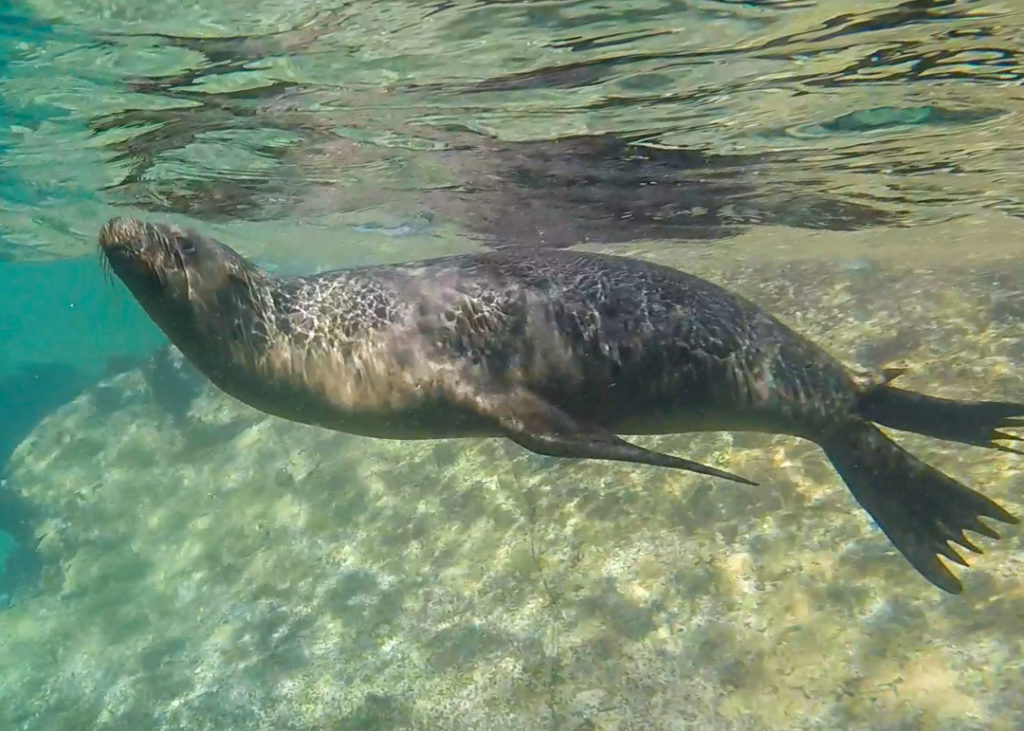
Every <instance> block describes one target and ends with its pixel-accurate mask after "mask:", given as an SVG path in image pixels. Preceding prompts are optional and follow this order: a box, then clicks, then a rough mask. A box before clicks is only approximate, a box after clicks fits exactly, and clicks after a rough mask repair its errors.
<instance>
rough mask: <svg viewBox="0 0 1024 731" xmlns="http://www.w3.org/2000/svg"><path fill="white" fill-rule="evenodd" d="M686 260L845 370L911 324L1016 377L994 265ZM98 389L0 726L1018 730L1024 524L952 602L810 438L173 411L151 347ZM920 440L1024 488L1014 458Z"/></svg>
mask: <svg viewBox="0 0 1024 731" xmlns="http://www.w3.org/2000/svg"><path fill="white" fill-rule="evenodd" d="M666 263H672V262H666ZM701 267H704V268H705V269H704V270H701ZM713 267H716V268H713ZM689 268H691V269H692V270H694V271H695V272H696V273H698V274H701V275H704V276H708V277H709V278H711V279H714V280H716V281H719V282H722V283H725V284H727V285H729V286H730V287H733V288H735V289H737V290H739V291H741V292H743V293H744V294H747V295H749V296H751V297H752V298H753V299H755V300H757V301H758V302H759V303H761V304H763V305H764V306H766V307H767V308H768V309H770V310H771V311H773V312H775V313H777V314H778V315H779V316H781V317H782V318H783V319H784V320H786V321H788V322H789V323H790V324H792V325H794V326H796V327H797V328H798V329H799V330H801V331H802V332H805V333H806V334H807V335H809V336H810V337H812V338H814V339H815V340H817V341H819V342H821V343H823V344H826V345H827V346H828V347H829V348H830V349H831V350H832V351H833V352H834V353H835V354H836V355H838V356H840V357H842V358H844V359H845V360H847V361H848V362H851V363H853V362H855V357H856V356H857V354H858V353H860V352H861V351H860V350H858V349H859V348H861V347H862V346H863V344H864V343H865V342H885V341H886V340H887V339H891V338H892V337H893V335H894V333H897V332H898V333H914V334H915V336H914V337H913V338H909V337H908V338H907V339H906V340H902V341H901V342H903V343H904V344H903V345H901V347H900V348H899V349H898V353H897V354H898V355H899V357H900V358H901V359H903V360H904V361H905V362H906V363H907V364H908V365H909V367H910V370H909V371H908V373H907V374H906V375H905V376H902V377H901V378H903V379H905V380H906V381H907V384H906V385H907V386H908V387H919V388H926V389H927V390H928V391H929V392H935V393H937V394H938V395H948V396H950V397H959V398H964V397H971V396H976V397H990V398H1020V395H1021V394H1022V393H1024V378H1022V375H1021V372H1020V369H1019V367H1018V366H1017V363H1018V359H1017V356H1016V353H1017V352H1018V350H1019V345H1018V343H1019V342H1021V340H1022V338H1024V322H1020V321H1018V320H1016V319H1008V318H1003V319H1000V320H998V321H988V320H987V319H986V318H985V317H984V316H983V315H979V313H985V312H986V311H987V310H986V306H987V303H989V302H990V301H991V283H990V280H989V279H985V278H978V277H976V276H975V275H974V274H972V273H968V272H944V273H941V274H940V273H936V272H931V271H923V270H922V271H914V272H907V271H891V270H880V271H879V272H878V273H877V275H875V276H873V277H871V278H863V279H856V280H854V279H851V278H850V277H844V276H839V275H837V274H836V272H835V269H836V267H834V266H832V265H825V264H811V263H804V264H799V265H793V266H791V267H790V268H789V269H787V271H786V272H785V277H780V276H779V273H778V270H777V267H774V266H773V267H767V266H766V267H763V268H757V267H754V266H750V267H747V268H745V269H740V268H736V267H734V268H732V269H731V270H730V271H728V272H724V273H723V271H721V268H720V262H719V263H717V264H716V263H715V262H710V261H700V262H697V264H696V265H691V266H690V267H689ZM1003 270H1004V272H1005V275H1004V277H1003V278H1002V279H1001V280H1000V281H1002V282H1007V281H1011V282H1014V283H1015V286H1019V282H1020V281H1021V279H1024V267H1019V266H1017V265H1012V266H1011V265H1007V266H1005V267H1003ZM871 282H873V283H874V286H872V285H871ZM857 312H866V313H868V315H867V316H860V315H858V314H857ZM894 352H897V351H894ZM871 355H872V359H873V360H874V359H876V358H877V357H879V354H878V353H872V354H871ZM872 365H875V364H874V363H873V364H872ZM106 387H107V388H114V389H117V390H118V392H119V393H120V394H122V397H123V398H122V399H121V400H120V402H119V403H120V405H119V407H118V408H116V409H113V410H110V409H107V410H104V409H103V408H101V404H100V403H99V400H98V399H97V395H96V389H92V390H90V391H87V392H86V393H84V394H83V395H82V396H80V397H79V398H78V399H77V400H76V401H75V402H73V403H72V404H70V405H68V406H66V407H64V408H63V409H61V410H60V411H59V412H58V413H56V414H55V415H53V416H51V417H49V418H48V419H46V420H45V421H44V422H43V423H42V424H41V425H40V426H39V427H38V428H37V429H36V430H35V431H34V432H33V434H32V435H31V436H30V437H29V438H28V439H27V440H26V441H25V442H24V443H23V444H22V445H21V446H20V447H19V448H18V449H17V451H16V452H15V454H14V456H13V458H12V485H13V486H14V487H15V489H16V490H17V493H18V496H19V498H20V499H21V500H23V501H25V503H26V504H28V505H30V506H32V509H33V511H34V512H33V520H34V536H35V540H36V542H37V546H38V549H37V550H38V554H39V557H40V560H41V561H42V562H43V567H42V572H41V577H40V579H39V584H38V586H36V587H35V588H34V590H33V592H32V593H31V596H29V597H27V598H26V599H25V600H23V601H20V602H19V603H17V604H16V605H15V606H14V607H12V608H11V609H9V610H8V611H6V612H3V613H0V727H3V728H12V729H13V728H16V729H44V728H45V729H77V728H82V727H95V728H103V729H138V728H148V729H178V728H189V729H225V728H245V729H274V730H278V729H405V728H409V729H535V728H536V729H539V728H561V729H633V728H716V729H729V728H736V729H741V728H743V729H747V728H749V729H766V728H787V729H791V728H822V727H825V728H849V729H875V728H879V727H886V728H895V727H899V726H901V725H903V726H908V727H909V726H924V727H929V728H975V727H977V728H981V727H985V728H1005V729H1012V728H1019V727H1021V726H1022V725H1024V711H1022V709H1021V707H1020V704H1019V698H1020V695H1021V693H1022V692H1024V680H1022V678H1024V672H1022V670H1024V662H1022V661H1021V659H1020V652H1019V647H1020V644H1021V642H1022V641H1024V632H1022V630H1021V628H1020V622H1019V618H1020V616H1022V614H1024V584H1022V580H1021V578H1020V577H1021V576H1022V575H1024V531H1022V530H1020V529H1019V528H1018V527H1010V528H1008V529H1007V530H1006V531H1004V535H1005V538H1004V540H1003V541H1000V542H998V543H995V542H985V543H984V546H983V547H984V548H985V549H986V554H985V555H984V556H982V557H978V558H977V559H976V560H975V561H974V567H973V568H972V570H971V571H969V572H966V573H965V575H964V581H965V586H966V589H965V593H964V594H963V595H962V596H960V597H948V596H945V595H942V594H941V593H940V592H938V591H937V590H935V589H934V588H933V587H931V586H930V585H929V584H928V583H927V582H925V581H924V580H923V579H920V578H919V577H917V576H916V574H914V572H913V570H912V569H910V568H909V567H908V566H907V565H906V563H905V562H904V561H902V560H901V559H900V557H899V556H898V555H897V554H896V553H895V551H894V549H892V548H891V547H890V545H889V543H888V542H887V541H886V539H885V537H884V536H882V535H881V534H880V532H879V531H878V530H877V529H876V528H875V527H874V526H873V525H872V524H871V523H870V522H869V520H868V519H867V518H866V516H865V515H864V514H863V512H862V511H861V510H860V509H859V508H857V507H856V506H855V505H854V504H853V501H852V498H851V497H850V496H849V493H848V492H847V491H846V490H845V489H844V488H843V487H842V484H841V482H840V480H839V478H838V476H836V475H835V474H834V472H833V471H832V470H831V469H830V468H829V466H828V464H827V462H826V460H825V459H824V457H823V456H822V455H821V453H820V452H819V451H818V450H817V449H816V448H815V447H814V446H813V445H810V444H808V443H805V442H800V441H797V440H793V439H789V438H783V437H768V436H760V435H750V434H747V435H729V434H704V435H697V436H671V437H655V438H649V439H646V440H644V441H645V443H647V444H651V445H655V446H657V448H659V449H663V450H667V451H671V452H674V453H678V454H684V455H686V456H687V457H689V458H692V459H699V460H701V461H704V462H707V463H710V464H715V465H719V466H723V467H727V468H728V469H730V470H734V471H737V472H740V473H742V474H745V475H746V474H749V475H750V477H751V478H753V479H756V480H758V481H759V482H760V483H761V485H760V487H756V488H746V487H740V486H736V485H732V484H728V483H723V482H718V481H714V480H711V479H707V478H704V477H700V476H692V475H680V474H677V473H673V472H670V471H668V470H660V469H657V468H644V467H631V466H625V465H616V464H611V463H606V462H571V461H559V460H554V459H547V458H543V457H539V456H536V455H532V454H529V453H527V452H525V451H523V450H521V449H519V448H518V447H515V446H514V445H511V444H509V443H505V442H502V441H499V440H463V441H442V442H437V443H433V442H418V443H412V442H394V441H384V440H372V439H365V438H359V437H353V436H345V435H340V434H335V433H331V432H327V431H324V430H318V429H315V428H311V427H304V426H299V425H295V424H291V423H288V422H284V421H280V420H276V419H271V418H266V417H264V416H263V415H262V414H259V413H257V412H254V411H251V410H249V409H247V408H245V407H243V406H241V405H239V404H237V403H236V402H234V401H231V400H230V399H228V398H226V397H224V396H221V395H219V394H218V393H216V392H214V391H212V390H210V389H205V390H203V391H202V392H201V393H200V394H199V395H198V397H197V398H196V399H195V401H194V403H193V404H192V408H191V409H190V411H189V412H188V416H189V419H188V422H187V426H186V427H184V428H180V427H177V426H176V425H175V424H174V422H173V420H169V419H167V418H166V417H165V412H164V411H163V409H162V408H161V406H160V405H159V404H158V403H157V402H156V401H155V400H154V398H153V396H152V391H151V390H150V389H149V388H148V387H147V384H146V382H145V380H144V378H143V375H142V373H141V372H140V371H137V370H136V371H132V372H128V373H124V374H121V375H119V376H117V377H116V378H115V379H114V380H113V381H111V382H108V383H107V384H106ZM899 439H900V441H901V442H903V443H904V444H906V445H908V446H909V447H911V448H912V449H913V451H914V452H915V453H917V454H919V455H920V456H921V457H922V458H924V459H927V460H928V461H929V462H931V463H933V464H935V465H936V466H937V467H939V468H941V469H943V470H947V471H949V472H950V473H951V474H954V475H956V476H957V477H958V478H960V479H963V480H965V481H966V482H967V483H968V484H971V485H975V486H978V487H979V488H981V489H983V490H984V491H985V493H986V494H988V495H991V496H992V497H993V498H995V499H997V500H999V501H1001V502H1002V503H1003V504H1004V505H1006V507H1007V508H1008V509H1009V510H1011V512H1014V513H1016V514H1018V515H1021V514H1024V501H1022V497H1021V492H1020V488H1019V485H1020V478H1019V475H1020V473H1021V471H1022V470H1024V460H1022V459H1021V458H1019V457H1017V456H1014V455H1007V454H1001V453H994V452H984V451H982V450H979V449H974V448H969V447H962V446H957V445H950V444H944V443H942V442H937V441H934V440H928V439H924V438H917V437H913V436H908V435H902V434H901V435H899ZM1000 724H1002V725H1000Z"/></svg>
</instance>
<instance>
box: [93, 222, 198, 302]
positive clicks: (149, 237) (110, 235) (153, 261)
mask: <svg viewBox="0 0 1024 731" xmlns="http://www.w3.org/2000/svg"><path fill="white" fill-rule="evenodd" d="M182 237H186V238H187V236H186V235H185V234H184V233H182V232H180V231H179V230H178V229H176V228H174V227H172V226H166V225H163V224H153V223H146V222H145V221H140V220H139V219H137V218H132V217H130V216H118V217H116V218H111V219H110V220H109V221H107V222H106V223H105V224H103V227H102V228H101V229H100V233H99V245H100V250H101V251H102V252H103V256H104V258H105V259H106V261H107V263H108V264H109V266H110V268H111V269H112V270H113V272H114V274H116V275H117V276H118V278H120V279H121V281H123V282H124V283H125V284H126V285H127V286H128V288H129V289H131V290H132V292H133V293H134V294H135V295H136V297H154V296H159V297H175V298H178V297H186V298H187V296H188V293H189V291H190V288H189V281H190V276H189V272H187V271H186V269H187V268H188V266H189V262H188V260H187V259H188V257H186V256H185V255H184V254H183V252H182V247H181V246H180V242H179V239H181V238H182Z"/></svg>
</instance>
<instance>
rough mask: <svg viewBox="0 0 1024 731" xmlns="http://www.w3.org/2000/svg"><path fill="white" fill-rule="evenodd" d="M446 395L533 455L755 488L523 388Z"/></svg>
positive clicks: (459, 387)
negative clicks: (637, 466)
mask: <svg viewBox="0 0 1024 731" xmlns="http://www.w3.org/2000/svg"><path fill="white" fill-rule="evenodd" d="M447 391H448V395H449V397H450V398H452V399H453V400H454V401H455V402H456V403H459V404H460V405H461V406H462V407H463V408H466V409H467V410H469V411H472V412H473V413H475V414H477V415H478V416H482V417H484V418H486V419H488V420H489V421H492V422H493V423H495V424H497V425H498V427H499V428H500V429H501V430H502V432H504V433H505V435H506V436H507V437H508V438H509V439H511V440H512V441H513V442H515V443H516V444H518V445H520V446H522V447H526V448H527V449H529V450H530V451H532V452H537V453H538V454H546V455H548V456H551V457H576V458H580V459H610V460H616V461H619V462H638V463H641V464H650V465H656V466H658V467H673V468H676V469H681V470H689V471H690V472H698V473H700V474H702V475H711V476H712V477H721V478H724V479H726V480H732V481H734V482H741V483H743V484H745V485H756V484H757V483H756V482H752V481H751V480H748V479H746V478H744V477H740V476H738V475H734V474H732V473H730V472H726V471H724V470H719V469H716V468H714V467H709V466H707V465H703V464H700V463H699V462H693V461H691V460H688V459H683V458H682V457H674V456H672V455H670V454H663V453H662V452H654V451H652V450H650V449H644V448H643V447H638V446H637V445H635V444H630V443H629V442H627V441H625V440H624V439H620V438H619V437H617V436H616V435H615V434H612V433H611V432H609V431H607V430H605V429H602V428H600V427H597V426H593V425H590V424H583V423H581V422H579V421H577V420H576V419H574V418H573V417H572V416H570V415H569V414H567V413H565V412H564V411H562V410H561V409H559V408H557V407H556V406H554V405H552V404H550V403H548V402H547V401H545V400H544V399H542V398H541V397H539V396H537V395H536V394H534V393H532V392H530V391H527V390H526V389H522V388H513V389H508V390H503V389H500V388H489V389H476V388H473V387H471V386H470V385H467V384H461V383H459V384H451V385H449V386H448V387H447Z"/></svg>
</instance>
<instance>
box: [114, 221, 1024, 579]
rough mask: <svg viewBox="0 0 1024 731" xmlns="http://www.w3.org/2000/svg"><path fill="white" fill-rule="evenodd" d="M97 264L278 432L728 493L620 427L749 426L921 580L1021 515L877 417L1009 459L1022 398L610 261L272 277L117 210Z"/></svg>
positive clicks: (537, 258)
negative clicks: (856, 369) (860, 369)
mask: <svg viewBox="0 0 1024 731" xmlns="http://www.w3.org/2000/svg"><path fill="white" fill-rule="evenodd" d="M99 244H100V246H101V248H102V252H103V255H104V258H105V260H106V262H108V263H109V266H110V267H111V268H112V269H113V271H114V272H115V273H116V274H117V276H118V277H120V279H121V280H122V281H123V282H124V283H125V285H127V287H128V288H129V290H131V292H132V294H133V295H134V296H135V298H136V299H137V300H138V301H139V303H140V304H141V305H142V306H143V307H144V308H145V310H146V312H147V313H148V314H149V316H150V317H151V318H152V319H153V320H154V321H155V322H156V324H157V325H159V326H160V328H162V329H163V331H164V332H165V333H166V334H167V336H168V337H169V338H170V340H171V341H172V342H173V343H174V344H175V345H176V346H178V348H180V349H181V351H182V352H183V353H184V354H185V356H186V357H187V358H188V359H189V360H190V361H191V362H192V363H193V364H194V365H195V366H196V367H197V368H198V369H199V370H200V371H202V372H203V373H204V374H205V375H206V376H207V377H208V378H209V379H210V380H211V381H213V383H214V384H216V385H217V386H218V387H220V388H221V389H223V390H224V391H226V392H227V393H229V394H231V395H232V396H234V397H236V398H238V399H240V400H242V401H244V402H246V403H248V404H250V405H252V406H254V407H256V408H257V409H261V410H263V411H265V412H268V413H270V414H274V415H277V416H280V417H283V418H286V419H291V420H294V421H298V422H303V423H307V424H315V425H319V426H322V427H326V428H329V429H335V430H338V431H343V432H350V433H356V434H363V435H369V436H374V437H385V438H395V439H439V438H450V437H468V436H475V437H488V436H505V437H508V438H509V439H511V440H512V441H514V442H516V443H518V444H520V445H522V446H523V447H525V448H527V449H530V450H533V451H534V452H539V453H541V454H546V455H553V456H558V457H578V458H592V459H610V460H621V461H626V462H639V463H645V464H651V465H659V466H663V467H675V468H679V469H685V470H691V471H693V472H699V473H703V474H707V475H713V476H716V477H723V478H727V479H731V480H735V481H738V482H746V483H749V484H753V483H750V481H749V480H746V479H744V478H742V477H739V476H736V475H732V474H730V473H728V472H724V471H722V470H719V469H716V468H714V467H709V466H706V465H701V464H699V463H696V462H692V461H690V460H687V459H683V458H681V457H675V456H671V455H667V454H662V453H659V452H654V451H651V450H648V449H643V448H641V447H638V446H636V445H633V444H631V443H629V442H627V441H624V440H623V439H621V438H619V437H618V436H616V434H619V433H621V434H644V433H646V434H654V433H672V432H686V431H710V430H744V431H760V432H768V433H784V434H790V435H795V436H799V437H803V438H805V439H809V440H811V441H814V442H816V443H817V444H819V445H820V446H821V447H822V448H823V449H824V450H825V453H826V454H827V456H828V458H829V459H830V460H831V462H832V464H833V465H834V466H835V468H836V469H837V470H838V472H839V474H840V475H841V476H842V477H843V479H844V481H845V482H846V484H847V485H848V486H849V488H850V490H851V491H852V492H853V495H854V497H855V498H856V499H857V501H858V502H859V503H860V504H861V505H862V506H863V507H864V508H865V509H866V510H867V511H868V512H869V513H870V514H871V516H872V517H873V518H874V520H875V522H876V523H877V524H878V525H879V527H881V529H882V530H883V531H884V532H885V534H886V535H887V536H888V537H889V539H890V540H891V541H892V542H893V544H894V545H895V546H896V548H897V549H899V551H900V552H901V553H902V554H903V555H904V556H905V557H906V558H907V559H908V560H909V561H910V563H911V564H912V565H913V566H914V567H915V568H916V569H917V570H918V571H919V572H920V573H921V574H922V575H923V576H924V577H925V578H927V579H928V580H929V581H931V582H933V583H934V584H935V585H937V586H938V587H940V588H941V589H944V590H945V591H948V592H953V593H958V592H960V591H961V590H962V585H961V584H960V582H959V580H958V579H957V578H956V577H955V576H954V575H953V574H952V573H951V572H950V571H949V570H948V568H947V567H946V566H945V565H944V564H943V563H942V562H941V561H939V560H938V558H937V556H938V555H941V556H945V557H946V558H948V559H950V560H952V561H955V562H958V563H960V564H962V565H965V566H966V565H967V564H966V562H965V561H964V560H963V558H962V557H961V556H960V554H959V553H957V552H956V551H955V550H954V549H953V548H952V547H951V546H950V545H949V542H953V543H956V544H959V545H960V546H963V547H964V548H967V549H969V550H971V551H978V548H977V547H976V546H975V545H974V544H973V543H971V541H970V540H969V539H968V538H967V537H966V536H965V535H964V531H965V530H971V531H974V532H977V533H980V534H982V535H985V536H989V537H992V538H998V537H999V536H998V534H997V533H996V532H995V531H994V530H992V528H990V527H989V526H988V525H986V524H985V523H983V522H982V521H981V520H979V516H984V517H988V518H994V519H996V520H999V521H1003V522H1005V523H1015V522H1017V519H1016V518H1014V517H1013V516H1011V515H1010V514H1009V513H1008V512H1007V511H1006V510H1004V509H1003V508H1002V507H1000V506H999V505H997V504H996V503H994V502H993V501H991V500H989V499H988V498H986V497H985V496H983V495H981V494H979V493H977V492H975V491H974V490H971V489H970V488H968V487H966V486H964V485H962V484H960V483H959V482H957V481H956V480H954V479H952V478H951V477H948V476H946V475H945V474H943V473H941V472H939V471H938V470H936V469H935V468H933V467H931V466H929V465H927V464H925V463H923V462H921V461H920V460H918V459H917V458H916V457H914V456H913V455H911V454H909V453H908V452H906V451H904V450H903V449H902V448H900V447H899V446H898V445H897V444H895V443H894V442H893V441H891V440H890V439H889V438H888V437H887V436H885V435H884V434H883V433H882V432H881V431H880V430H879V429H878V428H877V427H876V426H875V425H874V424H873V423H872V422H878V423H880V424H883V425H887V426H889V427H892V428H895V429H902V430H908V431H912V432H918V433H921V434H927V435H931V436H935V437H939V438H941V439H948V440H954V441H958V442H964V443H967V444H974V445H980V446H988V447H993V448H998V449H1003V450H1007V451H1015V450H1012V449H1011V448H1010V447H1008V446H1005V445H1004V444H1002V443H1001V442H1002V441H1003V440H1010V439H1019V438H1018V437H1016V436H1013V435H1011V434H1008V433H1006V432H1003V431H1000V429H1001V428H1005V427H1018V426H1022V425H1024V419H1021V418H1020V415H1022V414H1024V404H1018V403H1007V402H994V401H980V402H962V401H951V400H946V399H940V398H934V397H931V396H926V395H923V394H918V393H914V392H911V391H906V390H900V389H897V388H894V387H892V386H891V385H890V383H889V380H890V378H891V377H892V375H893V374H887V375H884V376H881V377H879V378H875V379H866V378H861V377H857V376H855V375H854V374H853V373H852V372H851V371H849V370H848V369H847V368H845V367H844V366H843V365H842V364H841V363H840V362H839V361H837V360H836V359H834V358H833V357H831V356H830V355H828V354H827V353H826V352H825V351H823V350H822V349H821V348H819V347H817V346H816V345H814V344H813V343H811V342H809V341H808V340H806V339H805V338H803V337H802V336H800V335H799V334H797V333H795V332H794V331H792V330H791V329H789V328H788V327H786V326H785V325H783V324H782V323H781V322H779V321H778V320H776V319H775V318H773V317H772V316H771V315H769V314H767V313H766V312H764V311H763V310H762V309H760V308H759V307H757V306H756V305H754V304H753V303H751V302H749V301H747V300H745V299H743V298H742V297H739V296H737V295H735V294H732V293H730V292H728V291H726V290H724V289H722V288H721V287H718V286H716V285H714V284H712V283H710V282H707V281H705V280H703V279H700V278H698V277H695V276H692V275H689V274H686V273H684V272H681V271H678V270H675V269H671V268H668V267H664V266H657V265H654V264H649V263H646V262H643V261H639V260H634V259H628V258H623V257H616V256H608V255H594V254H585V253H579V252H574V251H565V250H547V251H545V250H532V251H526V252H523V251H518V252H517V251H512V250H508V251H502V252H489V253H480V254H465V255H458V256H448V257H444V258H438V259H432V260H427V261H420V262H414V263H407V264H396V265H389V266H369V267H361V268H356V269H345V270H338V271H332V272H327V273H322V274H317V275H312V276H274V275H271V274H270V273H268V272H266V271H264V270H262V269H260V268H259V267H257V266H255V265H254V264H252V263H250V262H248V261H247V260H245V259H244V258H243V257H242V256H240V255H239V254H237V253H236V252H235V251H234V250H232V249H231V248H229V247H228V246H226V245H224V244H222V243H220V242H218V241H216V240H214V239H212V238H209V237H205V236H202V235H200V234H199V233H197V232H195V231H191V230H183V229H181V228H177V227H174V226H169V225H163V224H154V223H147V222H143V221H139V220H137V219H134V218H126V217H119V218H114V219H111V220H110V221H108V222H107V223H106V224H105V225H104V226H103V228H102V230H101V231H100V234H99Z"/></svg>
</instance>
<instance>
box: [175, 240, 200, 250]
mask: <svg viewBox="0 0 1024 731" xmlns="http://www.w3.org/2000/svg"><path fill="white" fill-rule="evenodd" d="M178 248H179V249H180V250H181V253H182V254H194V253H195V251H196V242H195V241H193V240H192V239H191V238H184V239H179V240H178Z"/></svg>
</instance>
